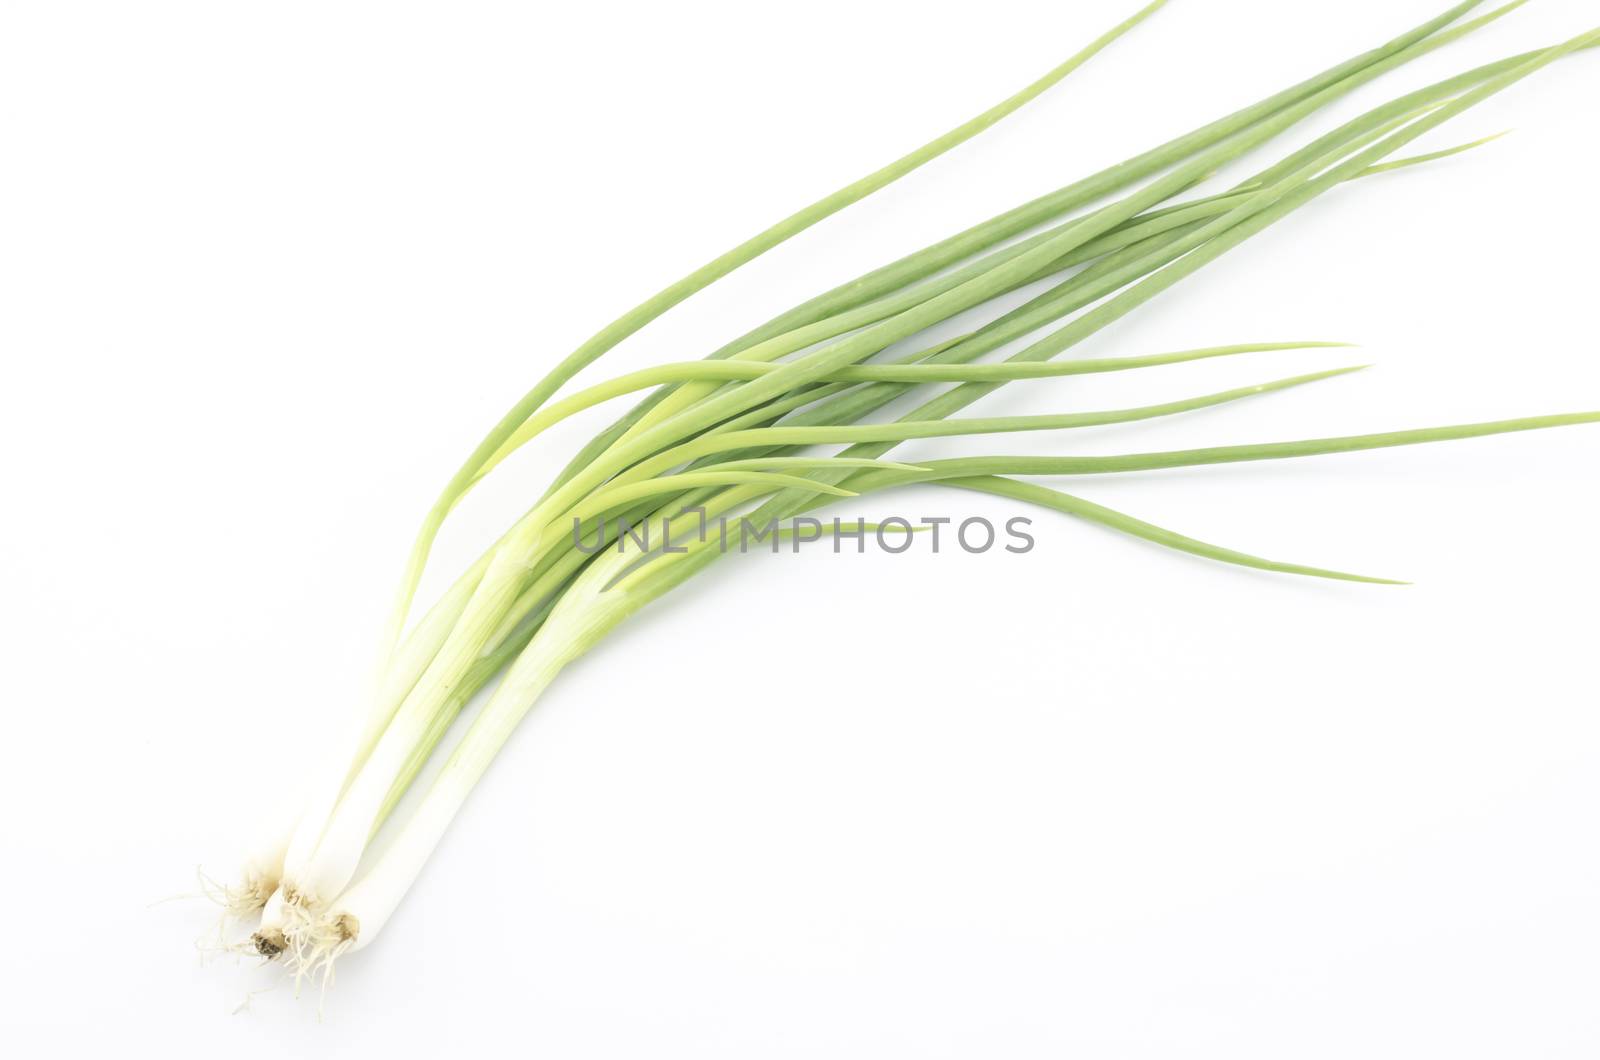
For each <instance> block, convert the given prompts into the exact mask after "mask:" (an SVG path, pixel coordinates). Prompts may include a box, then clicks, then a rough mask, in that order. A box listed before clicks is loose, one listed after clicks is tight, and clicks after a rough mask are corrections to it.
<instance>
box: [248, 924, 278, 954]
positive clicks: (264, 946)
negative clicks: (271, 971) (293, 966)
mask: <svg viewBox="0 0 1600 1060" xmlns="http://www.w3.org/2000/svg"><path fill="white" fill-rule="evenodd" d="M250 941H251V942H254V943H255V944H256V952H257V953H259V954H261V956H263V957H265V958H266V959H267V960H269V961H270V960H272V958H274V957H276V956H277V955H278V954H280V953H282V952H283V936H281V935H278V934H277V932H273V935H272V936H267V935H264V934H262V933H261V932H259V931H258V932H256V933H255V934H254V935H251V936H250Z"/></svg>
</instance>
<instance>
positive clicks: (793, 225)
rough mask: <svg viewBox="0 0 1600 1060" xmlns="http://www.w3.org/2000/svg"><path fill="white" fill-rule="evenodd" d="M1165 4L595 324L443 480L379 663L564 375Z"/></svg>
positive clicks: (972, 129)
mask: <svg viewBox="0 0 1600 1060" xmlns="http://www.w3.org/2000/svg"><path fill="white" fill-rule="evenodd" d="M1165 3H1166V0H1152V2H1151V3H1149V4H1147V5H1146V6H1145V7H1143V8H1141V9H1140V10H1139V11H1138V12H1137V13H1136V14H1134V15H1133V16H1132V17H1131V18H1128V19H1127V20H1125V21H1123V22H1121V23H1120V24H1118V25H1117V26H1115V27H1113V28H1112V29H1111V30H1109V31H1108V32H1106V33H1105V34H1102V35H1101V36H1100V37H1099V38H1098V39H1096V40H1095V41H1093V42H1092V43H1091V44H1089V45H1088V46H1087V47H1086V48H1084V49H1082V50H1081V51H1079V52H1078V53H1077V54H1075V55H1073V56H1072V57H1071V58H1069V59H1068V60H1066V61H1065V62H1063V63H1061V64H1060V65H1059V66H1057V67H1055V68H1054V69H1053V70H1051V71H1050V72H1049V73H1047V74H1045V75H1044V76H1043V77H1041V78H1039V79H1038V80H1036V81H1034V82H1033V83H1032V84H1030V85H1028V86H1027V87H1026V88H1024V89H1022V90H1021V91H1020V92H1017V93H1016V94H1014V95H1012V96H1010V97H1008V98H1007V99H1005V100H1003V101H1001V102H1000V103H998V104H996V105H995V106H993V107H990V108H989V109H988V110H986V111H984V112H983V113H982V114H979V115H978V116H977V117H975V118H972V119H970V120H968V121H966V122H964V123H962V124H961V125H958V126H956V127H955V128H954V129H952V130H950V131H949V132H947V133H945V134H944V135H942V136H939V137H937V138H935V139H933V140H931V141H929V142H928V143H926V144H924V145H923V146H921V147H919V148H917V149H916V150H915V151H912V152H911V153H909V154H907V155H904V156H902V157H901V158H899V159H897V160H895V161H894V162H891V163H890V164H889V165H887V166H884V167H883V168H882V169H879V170H876V171H875V172H873V173H869V174H868V175H867V176H865V177H862V178H861V179H859V180H857V181H855V182H853V183H851V184H848V185H846V186H845V187H843V188H840V189H839V190H838V191H835V192H833V193H832V194H831V195H827V196H825V197H823V198H821V199H819V200H817V201H816V202H814V203H812V204H811V205H810V206H807V207H805V208H804V209H802V210H799V211H797V212H795V213H793V214H790V215H789V216H788V217H786V218H784V219H783V220H782V221H779V222H778V223H777V224H775V225H772V226H771V227H769V228H767V229H765V230H764V231H762V232H759V233H757V234H756V235H755V236H752V237H751V238H750V239H747V240H746V241H744V242H743V243H741V244H739V245H738V246H737V247H734V248H733V249H732V250H729V251H726V252H725V253H723V254H720V255H718V256H717V257H716V258H713V259H712V260H711V261H709V262H707V263H706V264H704V265H702V266H701V267H700V268H698V269H696V270H695V271H694V272H691V273H690V274H689V275H687V276H685V277H683V278H682V279H680V280H678V281H677V282H675V283H673V284H670V285H668V286H667V287H665V288H663V289H662V290H660V291H658V292H657V293H656V294H654V295H653V296H651V297H650V298H648V299H646V300H645V301H643V302H641V303H640V304H639V305H637V306H635V307H634V308H632V309H630V310H628V312H626V313H624V314H623V315H622V316H620V317H618V318H617V319H616V320H614V321H612V322H611V323H610V324H608V325H606V326H605V327H604V328H602V329H600V331H598V332H596V333H595V334H594V335H593V336H592V337H590V338H589V339H588V340H587V341H585V342H584V343H583V344H582V345H581V346H579V347H578V348H577V349H576V350H574V351H573V352H572V353H571V354H569V355H568V356H567V357H566V359H565V360H563V361H562V362H561V363H560V364H558V365H557V366H556V367H555V368H554V369H552V370H551V371H550V372H549V373H548V374H547V375H546V376H545V377H544V379H542V380H541V381H540V382H539V383H538V385H536V386H535V387H534V388H533V389H532V390H530V391H529V392H528V393H527V394H525V395H524V396H523V397H522V399H521V400H519V401H518V402H517V403H516V404H515V405H514V406H512V408H511V410H510V411H509V412H507V413H506V415H505V416H504V417H502V418H501V420H500V422H499V423H498V424H497V425H496V426H495V427H494V429H493V430H491V431H490V432H489V434H488V435H487V436H485V438H484V439H483V441H482V442H480V443H479V445H478V447H477V449H475V450H474V451H473V453H472V455H471V456H470V457H468V459H467V462H466V463H465V464H463V465H462V466H461V468H460V469H459V470H458V471H457V472H456V474H455V476H454V477H453V478H452V479H451V480H450V483H449V484H448V485H447V486H446V487H445V490H444V493H443V494H442V495H441V496H440V498H439V501H438V502H437V503H436V504H435V506H434V508H433V510H432V511H430V512H429V514H428V517H427V518H426V520H425V521H424V523H423V527H422V530H421V531H420V532H419V534H418V539H417V543H416V545H415V546H414V547H413V550H412V556H411V558H410V560H409V561H408V563H407V566H406V571H405V574H404V575H403V577H402V580H401V586H400V591H399V593H398V596H397V601H396V604H395V608H394V616H393V617H392V618H391V620H390V623H389V627H388V630H387V632H386V633H385V636H384V640H383V647H382V650H381V654H380V658H381V659H383V660H385V662H384V664H383V665H384V666H385V667H386V666H387V659H388V657H389V653H390V652H391V650H392V648H393V645H394V644H395V643H396V642H397V641H398V639H399V636H400V632H401V630H402V629H403V628H404V625H405V619H406V615H407V614H408V613H409V611H410V606H411V600H412V597H413V596H414V595H415V593H416V586H417V582H418V581H420V580H421V577H422V569H423V566H424V565H425V564H426V562H427V554H428V552H429V550H430V549H431V547H432V543H433V539H434V537H435V536H436V535H437V533H438V530H439V527H440V526H441V525H442V524H443V522H444V519H445V517H446V516H447V515H448V514H449V512H450V509H451V508H452V507H453V506H454V503H455V499H456V497H458V496H459V495H460V494H461V493H462V492H463V491H465V490H466V489H468V488H469V487H470V486H471V484H472V481H473V479H474V478H475V477H476V475H477V471H478V469H479V468H480V467H481V466H482V465H483V464H484V463H485V462H486V461H488V460H490V459H491V458H492V457H493V456H494V454H495V453H496V452H497V451H498V450H499V449H500V446H501V445H502V444H503V443H504V442H505V440H506V438H508V437H509V436H510V435H511V433H512V432H513V431H515V430H516V429H517V427H518V425H520V424H521V423H522V422H523V421H525V420H526V419H527V418H528V417H529V416H530V415H531V414H532V413H533V412H534V411H535V410H536V409H538V408H539V406H541V405H543V404H544V403H545V402H546V401H547V400H549V399H550V397H552V396H553V395H554V394H555V393H556V391H557V390H559V389H560V388H561V387H562V386H563V385H564V384H565V383H566V382H567V381H568V380H569V379H571V378H572V377H573V376H575V375H577V374H578V372H580V371H581V370H582V369H584V368H585V367H587V366H588V365H589V364H591V363H592V362H593V361H595V360H596V359H597V358H599V357H600V356H602V355H603V354H605V353H606V352H607V351H609V350H610V349H612V348H613V347H614V346H616V345H617V344H618V343H619V342H621V341H622V340H623V339H625V338H627V337H628V336H630V335H632V334H633V333H634V332H636V331H638V330H639V329H640V328H642V327H644V326H645V325H646V324H648V323H650V322H651V321H652V320H654V319H655V318H656V317H658V316H660V315H661V314H662V313H665V312H666V311H667V310H669V309H671V308H672V307H673V306H675V305H677V304H678V303H679V302H682V301H683V300H684V299H685V298H688V297H689V296H690V295H692V294H694V293H696V292H697V291H700V290H703V289H704V288H706V287H709V286H710V285H711V284H713V283H715V282H716V281H717V280H719V279H721V278H722V277H724V276H726V275H727V274H728V273H730V272H732V271H734V270H735V269H737V268H739V267H740V266H741V265H744V264H746V263H748V262H750V261H753V260H754V259H755V258H758V257H760V256H761V255H762V254H765V253H766V252H767V251H769V250H771V249H772V248H773V247H776V246H778V245H779V244H780V243H783V242H784V241H786V240H788V239H790V238H792V237H793V236H796V235H798V234H799V233H801V232H803V231H805V230H806V229H808V228H810V227H811V226H812V225H815V224H817V223H818V222H819V221H822V220H823V219H825V218H827V217H829V216H831V215H833V214H835V213H838V212H839V211H840V210H842V209H844V208H845V207H847V206H849V205H851V204H852V203H855V202H859V201H860V200H861V199H864V198H866V197H867V196H868V195H871V194H872V193H873V192H875V191H878V190H880V189H882V188H884V187H886V186H888V185H889V184H892V183H893V182H894V181H896V180H899V179H900V178H901V177H903V176H905V175H906V174H908V173H910V172H912V171H914V170H916V169H918V168H920V167H921V166H923V165H926V164H927V163H928V162H930V161H932V160H933V159H935V158H937V157H939V156H940V155H942V154H944V153H945V152H946V151H949V150H951V149H952V148H954V147H957V146H958V145H960V144H962V143H964V142H966V141H967V140H970V139H971V138H972V137H974V136H976V135H978V134H979V133H981V132H983V131H984V130H985V129H987V128H989V127H990V126H991V125H994V124H995V123H996V122H998V121H1000V120H1001V119H1002V118H1004V117H1006V116H1007V115H1009V114H1011V113H1012V112H1013V111H1015V110H1017V109H1018V108H1020V107H1022V106H1023V105H1025V104H1027V103H1029V102H1031V101H1032V100H1033V99H1035V98H1036V97H1038V96H1039V95H1040V94H1041V93H1043V92H1044V91H1045V90H1046V89H1048V88H1050V87H1051V86H1053V85H1055V84H1056V83H1057V82H1059V81H1061V80H1062V79H1063V78H1065V77H1066V76H1067V75H1068V74H1071V73H1072V72H1073V71H1075V70H1077V69H1078V68H1079V67H1080V66H1082V65H1083V64H1084V63H1086V62H1088V61H1089V60H1090V59H1091V58H1093V57H1094V56H1095V55H1097V54H1099V52H1101V51H1102V50H1104V49H1105V48H1106V47H1107V46H1108V45H1110V44H1111V43H1112V42H1113V41H1115V40H1116V39H1117V38H1118V37H1121V36H1122V35H1123V34H1125V33H1127V32H1128V31H1129V30H1131V29H1133V28H1134V27H1135V26H1137V25H1138V24H1139V23H1140V22H1142V21H1144V20H1145V19H1146V18H1148V17H1149V16H1150V15H1152V14H1154V13H1155V12H1156V11H1157V10H1158V9H1159V8H1161V7H1162V6H1163V5H1164V4H1165Z"/></svg>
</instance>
